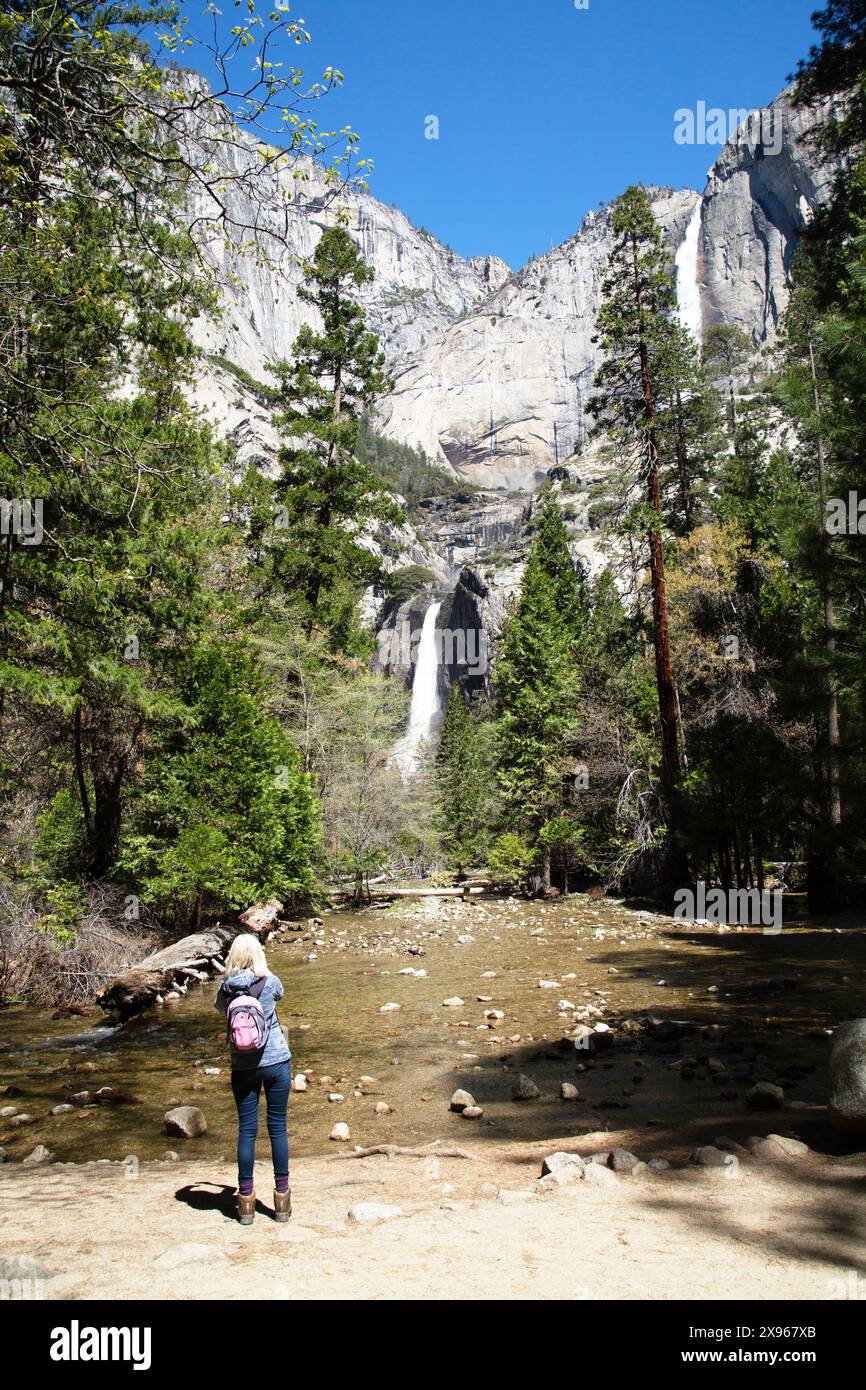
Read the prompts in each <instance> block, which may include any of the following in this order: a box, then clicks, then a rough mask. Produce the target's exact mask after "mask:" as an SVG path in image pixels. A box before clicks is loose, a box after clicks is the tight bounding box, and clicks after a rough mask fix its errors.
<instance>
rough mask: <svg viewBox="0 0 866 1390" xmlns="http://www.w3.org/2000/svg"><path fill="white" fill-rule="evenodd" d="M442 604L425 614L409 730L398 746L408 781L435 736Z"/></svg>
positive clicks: (398, 757)
mask: <svg viewBox="0 0 866 1390" xmlns="http://www.w3.org/2000/svg"><path fill="white" fill-rule="evenodd" d="M441 607H442V604H441V603H431V605H430V607H429V608H428V609H427V612H426V613H425V614H424V624H423V626H422V628H421V640H420V642H419V643H418V654H417V657H416V659H415V675H414V678H413V680H412V703H411V705H410V707H409V723H408V725H407V727H406V733H405V734H404V736H403V738H401V740H400V742H399V743H398V744H397V746H396V747H395V749H394V760H395V762H396V763H397V765H398V767H399V768H400V771H401V772H402V774H403V780H404V781H407V780H408V779H409V778H410V777H412V776H413V775H414V773H416V772H417V771H418V768H419V766H420V762H421V759H420V757H419V754H420V750H421V745H422V744H423V743H426V741H427V740H428V739H429V738H430V737H431V735H432V733H433V730H434V729H435V727H436V716H437V715H438V713H439V652H438V650H437V643H436V619H437V618H438V616H439V609H440V608H441Z"/></svg>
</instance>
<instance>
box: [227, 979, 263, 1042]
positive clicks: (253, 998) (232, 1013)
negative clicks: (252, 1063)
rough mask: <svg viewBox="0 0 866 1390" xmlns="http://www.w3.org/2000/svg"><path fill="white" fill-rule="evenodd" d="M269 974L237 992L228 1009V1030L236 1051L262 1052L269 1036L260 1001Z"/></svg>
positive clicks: (229, 1038)
mask: <svg viewBox="0 0 866 1390" xmlns="http://www.w3.org/2000/svg"><path fill="white" fill-rule="evenodd" d="M267 982H268V981H267V976H266V977H265V978H264V979H263V980H256V981H255V982H254V983H253V984H251V985H250V986H249V988H248V989H246V990H244V992H243V993H242V994H236V995H235V996H234V997H233V998H232V999H231V1000H230V1001H229V1004H228V1008H227V1009H226V1031H227V1033H228V1040H229V1044H230V1046H231V1047H232V1048H233V1049H234V1051H235V1052H261V1050H262V1048H263V1047H264V1045H265V1043H266V1041H267V1036H268V1021H267V1019H266V1018H265V1011H264V1009H263V1008H262V1006H261V1004H260V1003H259V995H260V994H261V992H262V990H263V989H264V987H265V985H266V984H267Z"/></svg>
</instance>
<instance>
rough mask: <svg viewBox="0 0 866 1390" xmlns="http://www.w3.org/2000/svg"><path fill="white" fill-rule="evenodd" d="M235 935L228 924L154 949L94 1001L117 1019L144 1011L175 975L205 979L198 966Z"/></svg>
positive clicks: (221, 952)
mask: <svg viewBox="0 0 866 1390" xmlns="http://www.w3.org/2000/svg"><path fill="white" fill-rule="evenodd" d="M237 934H238V928H237V927H236V926H232V927H214V929H213V930H212V931H206V932H196V933H195V935H194V936H185V937H183V939H182V940H181V941H175V942H174V943H173V944H172V945H171V946H166V947H165V948H164V950H162V951H154V953H153V955H150V956H146V957H145V959H144V960H142V961H139V963H138V965H134V966H133V967H132V968H131V969H130V970H126V971H125V972H124V973H123V974H122V975H119V976H118V977H117V979H116V980H112V981H111V983H110V984H108V985H107V986H106V987H105V989H104V990H103V991H102V993H101V994H99V995H98V996H97V999H96V1002H97V1004H98V1005H99V1007H100V1008H101V1009H105V1011H106V1013H115V1014H119V1015H120V1017H121V1018H133V1017H134V1016H135V1015H136V1014H141V1013H144V1011H145V1009H148V1008H149V1007H150V1006H151V1004H153V1003H154V1001H155V999H156V997H157V995H158V994H162V993H163V992H164V991H165V990H167V989H170V988H171V987H172V986H173V985H174V983H175V981H176V980H178V978H179V977H180V978H181V979H183V978H184V977H186V978H187V979H189V978H190V975H193V976H194V977H195V978H196V979H202V978H205V977H204V976H203V974H202V970H201V967H202V966H205V965H208V964H209V963H210V962H211V961H212V960H216V959H217V957H219V956H222V955H224V954H225V952H226V951H227V950H228V948H229V946H230V945H231V943H232V941H233V940H234V938H235V937H236V936H237ZM193 962H194V963H195V964H193Z"/></svg>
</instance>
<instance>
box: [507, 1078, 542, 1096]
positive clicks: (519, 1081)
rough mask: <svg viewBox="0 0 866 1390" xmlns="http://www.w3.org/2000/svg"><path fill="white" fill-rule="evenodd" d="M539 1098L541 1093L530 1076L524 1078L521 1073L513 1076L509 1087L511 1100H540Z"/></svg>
mask: <svg viewBox="0 0 866 1390" xmlns="http://www.w3.org/2000/svg"><path fill="white" fill-rule="evenodd" d="M540 1098H541V1092H540V1091H539V1089H538V1087H537V1086H536V1084H535V1082H534V1081H533V1080H532V1077H531V1076H524V1075H523V1073H522V1072H520V1073H519V1074H518V1075H517V1076H515V1078H514V1083H513V1085H512V1087H511V1099H512V1100H540Z"/></svg>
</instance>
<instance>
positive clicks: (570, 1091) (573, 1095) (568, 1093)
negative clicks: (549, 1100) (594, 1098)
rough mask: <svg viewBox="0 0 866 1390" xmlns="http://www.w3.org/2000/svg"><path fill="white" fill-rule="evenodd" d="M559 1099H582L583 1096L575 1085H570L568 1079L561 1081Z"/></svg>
mask: <svg viewBox="0 0 866 1390" xmlns="http://www.w3.org/2000/svg"><path fill="white" fill-rule="evenodd" d="M559 1099H560V1100H582V1099H583V1097H582V1095H581V1094H580V1091H579V1090H578V1089H577V1087H576V1086H572V1084H571V1082H570V1081H563V1083H562V1085H561V1086H560V1088H559Z"/></svg>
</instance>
